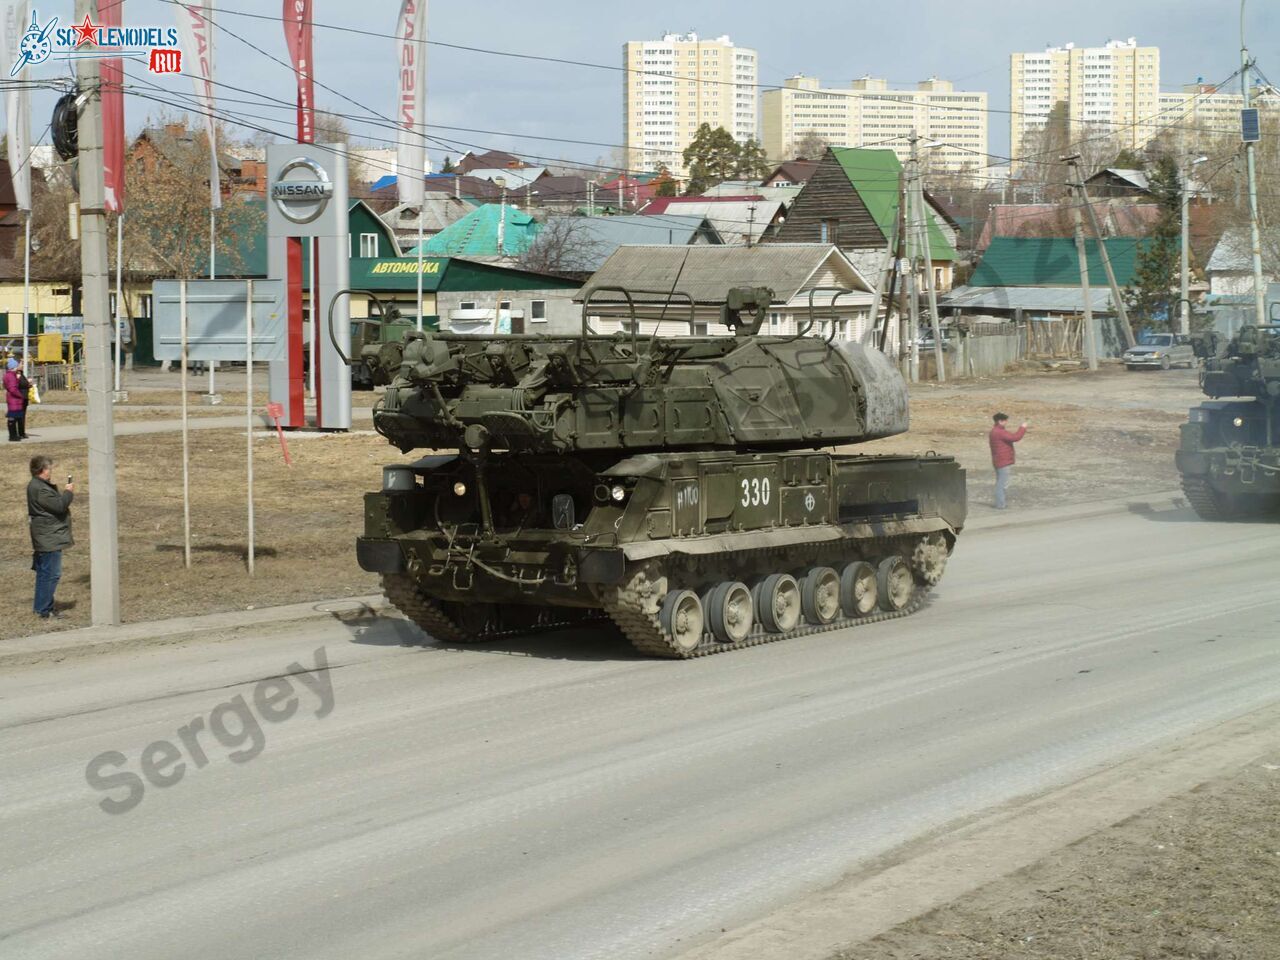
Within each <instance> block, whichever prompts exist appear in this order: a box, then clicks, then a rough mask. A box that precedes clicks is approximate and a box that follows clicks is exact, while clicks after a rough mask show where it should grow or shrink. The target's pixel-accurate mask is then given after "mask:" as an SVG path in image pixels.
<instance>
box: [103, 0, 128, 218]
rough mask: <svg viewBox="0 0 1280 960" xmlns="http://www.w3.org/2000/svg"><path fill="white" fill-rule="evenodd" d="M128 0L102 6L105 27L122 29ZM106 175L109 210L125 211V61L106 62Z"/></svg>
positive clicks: (104, 107) (117, 59)
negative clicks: (125, 4) (123, 14)
mask: <svg viewBox="0 0 1280 960" xmlns="http://www.w3.org/2000/svg"><path fill="white" fill-rule="evenodd" d="M123 6H124V0H114V2H111V3H107V4H104V5H102V7H101V8H100V9H101V14H102V26H104V27H118V26H120V24H121V20H122V14H121V8H122V7H123ZM102 173H103V180H104V182H105V184H106V203H105V204H104V205H105V206H106V208H107V209H108V210H111V211H113V212H115V213H120V212H121V211H122V210H124V61H123V60H121V59H120V58H119V57H108V58H107V59H105V60H103V61H102Z"/></svg>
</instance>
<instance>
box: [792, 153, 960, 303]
mask: <svg viewBox="0 0 1280 960" xmlns="http://www.w3.org/2000/svg"><path fill="white" fill-rule="evenodd" d="M902 174H903V171H902V164H901V162H899V160H898V157H897V155H896V154H895V153H894V152H893V151H892V150H868V149H861V148H854V147H832V148H829V149H828V150H827V152H826V154H825V155H824V156H823V158H822V159H821V160H820V161H819V162H818V166H817V169H815V170H814V172H813V174H812V176H810V178H809V181H808V183H806V184H805V185H804V187H803V188H801V190H800V194H799V196H797V197H796V199H795V202H794V203H793V204H792V205H791V209H790V210H789V211H788V213H787V217H786V220H785V221H784V222H783V223H782V225H781V226H780V227H779V228H778V231H777V233H776V234H775V235H774V236H773V237H772V238H771V240H770V242H775V243H820V244H834V245H835V246H837V247H839V248H840V249H841V250H842V251H843V252H844V253H845V255H846V256H848V257H849V259H850V260H852V261H853V263H854V265H855V266H856V267H857V268H858V272H859V273H861V274H862V275H863V276H865V277H875V276H876V274H877V273H878V272H879V271H880V270H882V269H884V268H885V267H886V262H887V258H888V254H889V246H890V243H891V241H892V239H893V237H894V233H895V230H896V225H897V221H898V195H899V189H900V181H901V178H902ZM925 204H926V206H927V207H928V215H927V218H928V227H927V233H928V238H929V252H930V260H931V262H932V265H933V270H934V280H935V283H936V284H937V289H938V290H940V291H946V290H949V289H950V288H951V282H952V270H953V266H954V263H955V259H956V252H955V241H956V237H957V234H958V227H957V226H956V225H955V224H954V223H952V222H951V221H950V220H948V219H947V217H946V216H945V215H944V214H943V212H942V211H941V210H939V209H938V208H937V207H936V206H935V205H934V204H933V203H931V202H930V198H929V197H928V195H927V194H926V196H925Z"/></svg>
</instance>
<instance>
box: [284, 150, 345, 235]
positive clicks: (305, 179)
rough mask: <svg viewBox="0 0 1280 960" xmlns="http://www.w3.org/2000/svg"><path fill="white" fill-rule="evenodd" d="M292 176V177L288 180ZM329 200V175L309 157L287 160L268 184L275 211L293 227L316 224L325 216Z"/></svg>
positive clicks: (330, 182)
mask: <svg viewBox="0 0 1280 960" xmlns="http://www.w3.org/2000/svg"><path fill="white" fill-rule="evenodd" d="M295 172H296V173H295ZM291 173H295V175H294V176H293V177H290V176H289V175H290V174H291ZM298 174H301V175H298ZM332 196H333V181H331V180H330V179H329V174H328V173H326V172H325V169H324V167H322V166H320V164H318V163H316V161H314V160H312V159H310V158H309V157H295V158H294V159H293V160H290V161H289V162H288V163H286V164H285V165H284V166H283V167H281V168H280V173H279V174H278V175H277V176H276V180H275V182H274V183H273V184H271V199H272V200H274V201H275V205H276V208H277V209H278V210H279V211H280V212H281V213H282V214H283V215H284V217H285V219H287V220H289V221H291V222H293V223H310V222H311V221H312V220H315V219H316V218H317V217H319V216H320V214H322V213H324V208H325V207H327V206H328V205H329V199H330V198H331V197H332Z"/></svg>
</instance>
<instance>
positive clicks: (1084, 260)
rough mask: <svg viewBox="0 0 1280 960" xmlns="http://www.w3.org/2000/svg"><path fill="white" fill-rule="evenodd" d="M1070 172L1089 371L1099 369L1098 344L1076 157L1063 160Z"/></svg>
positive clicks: (1072, 214) (1085, 347) (1072, 212)
mask: <svg viewBox="0 0 1280 960" xmlns="http://www.w3.org/2000/svg"><path fill="white" fill-rule="evenodd" d="M1063 159H1064V160H1065V161H1066V163H1067V167H1068V169H1069V170H1070V173H1071V178H1070V181H1069V185H1070V187H1071V189H1072V191H1075V192H1076V202H1075V203H1073V204H1072V205H1071V216H1072V219H1073V220H1074V221H1075V226H1076V257H1077V258H1078V259H1079V261H1080V295H1081V296H1082V297H1083V298H1084V352H1085V358H1086V359H1087V360H1088V361H1089V369H1090V370H1097V369H1098V343H1097V340H1096V339H1095V333H1094V329H1093V303H1092V301H1091V299H1090V295H1089V256H1088V254H1087V253H1086V252H1085V247H1084V218H1083V217H1081V216H1080V207H1081V205H1082V203H1081V200H1080V190H1079V185H1078V183H1077V177H1076V172H1075V161H1076V159H1077V158H1076V157H1064V158H1063Z"/></svg>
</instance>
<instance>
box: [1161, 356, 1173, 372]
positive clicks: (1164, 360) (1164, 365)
mask: <svg viewBox="0 0 1280 960" xmlns="http://www.w3.org/2000/svg"><path fill="white" fill-rule="evenodd" d="M1172 366H1173V361H1172V360H1170V359H1169V358H1168V357H1161V358H1160V369H1161V370H1168V369H1169V368H1170V367H1172Z"/></svg>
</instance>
